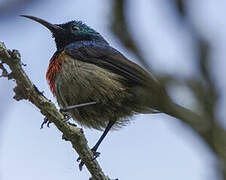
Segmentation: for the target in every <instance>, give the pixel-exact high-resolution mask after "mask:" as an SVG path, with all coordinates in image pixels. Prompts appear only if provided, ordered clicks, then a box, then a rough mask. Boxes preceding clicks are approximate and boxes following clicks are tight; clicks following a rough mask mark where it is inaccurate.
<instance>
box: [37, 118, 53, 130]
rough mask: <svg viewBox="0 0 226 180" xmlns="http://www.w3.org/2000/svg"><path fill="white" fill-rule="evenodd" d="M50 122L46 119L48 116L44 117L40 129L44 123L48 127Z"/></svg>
mask: <svg viewBox="0 0 226 180" xmlns="http://www.w3.org/2000/svg"><path fill="white" fill-rule="evenodd" d="M50 123H51V122H50V121H49V120H48V118H47V117H45V118H44V121H43V122H42V124H41V127H40V129H42V128H43V127H44V125H45V124H46V126H47V127H48V128H49V125H50Z"/></svg>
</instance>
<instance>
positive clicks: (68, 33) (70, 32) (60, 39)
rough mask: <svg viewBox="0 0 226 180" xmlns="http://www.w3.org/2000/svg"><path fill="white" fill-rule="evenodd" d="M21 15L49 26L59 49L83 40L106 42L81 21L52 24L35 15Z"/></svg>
mask: <svg viewBox="0 0 226 180" xmlns="http://www.w3.org/2000/svg"><path fill="white" fill-rule="evenodd" d="M21 16H23V17H26V18H29V19H32V20H34V21H36V22H39V23H40V24H42V25H44V26H45V27H47V28H48V29H49V30H50V31H51V32H52V34H53V37H54V38H55V42H56V47H57V50H61V49H63V48H64V47H65V46H67V45H68V44H70V43H73V42H76V41H82V40H87V41H95V40H96V41H104V42H106V41H105V40H104V39H103V37H102V36H101V35H100V34H99V33H98V32H96V31H95V30H94V29H92V28H90V27H89V26H87V25H86V24H84V23H82V22H81V21H70V22H67V23H64V24H51V23H49V22H47V21H45V20H43V19H40V18H37V17H34V16H27V15H21Z"/></svg>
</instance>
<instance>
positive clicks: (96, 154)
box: [76, 148, 100, 171]
mask: <svg viewBox="0 0 226 180" xmlns="http://www.w3.org/2000/svg"><path fill="white" fill-rule="evenodd" d="M91 151H92V152H93V158H92V161H94V160H95V159H96V158H98V157H99V156H100V152H97V151H96V148H92V149H91ZM76 161H77V162H80V163H79V170H80V171H81V170H82V167H83V166H84V162H83V161H81V158H80V157H78V159H77V160H76Z"/></svg>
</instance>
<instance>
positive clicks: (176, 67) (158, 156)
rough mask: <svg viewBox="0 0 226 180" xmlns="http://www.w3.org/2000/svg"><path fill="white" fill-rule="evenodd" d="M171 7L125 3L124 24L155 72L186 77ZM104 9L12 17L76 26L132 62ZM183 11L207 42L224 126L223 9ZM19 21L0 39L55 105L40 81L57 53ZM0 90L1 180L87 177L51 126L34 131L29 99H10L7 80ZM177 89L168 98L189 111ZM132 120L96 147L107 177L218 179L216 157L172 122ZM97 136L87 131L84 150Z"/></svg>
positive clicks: (186, 50) (83, 7) (47, 4)
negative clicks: (74, 21) (0, 111)
mask: <svg viewBox="0 0 226 180" xmlns="http://www.w3.org/2000/svg"><path fill="white" fill-rule="evenodd" d="M169 2H170V0H139V1H133V3H131V4H129V9H128V10H129V11H128V23H129V25H130V27H131V29H132V32H133V34H134V35H136V36H135V38H136V40H137V42H138V43H139V45H140V47H141V48H142V51H143V52H144V54H145V56H146V57H148V58H147V59H149V60H150V64H151V67H152V68H153V70H155V71H160V72H167V73H175V74H176V75H177V76H178V77H180V76H184V77H191V76H192V74H193V73H195V72H197V69H196V68H195V65H194V63H195V58H194V57H195V54H193V53H192V51H193V48H194V46H193V43H192V38H191V37H190V35H189V32H187V31H185V27H183V26H181V24H179V20H178V19H176V18H175V16H174V11H173V10H171V9H170V7H171V6H170V3H169ZM110 6H111V3H109V2H108V1H105V0H84V1H74V0H68V1H54V0H49V1H43V2H42V3H40V4H36V5H35V6H33V7H32V6H30V8H28V9H26V10H23V11H21V12H19V13H18V15H19V14H27V15H34V16H37V17H41V18H43V19H46V20H48V21H49V22H52V23H63V22H66V21H69V20H72V19H78V20H82V21H84V22H85V23H87V24H88V25H89V26H91V27H93V28H94V29H96V30H97V31H98V32H100V33H101V34H102V35H103V36H104V37H105V38H106V39H107V40H108V41H109V43H110V44H112V46H114V47H116V48H117V49H118V50H120V51H121V52H122V53H123V54H125V55H126V56H127V57H129V58H130V59H131V60H134V61H136V59H135V58H134V56H133V55H132V54H131V53H130V52H129V51H127V50H126V49H124V48H123V46H122V45H120V44H119V41H118V40H117V39H116V38H115V37H114V36H113V35H112V34H111V33H110V31H109V23H108V18H109V15H110V13H109V10H110V9H111V7H110ZM189 7H191V9H190V10H189V14H190V15H191V16H190V18H192V19H194V23H195V26H196V28H198V29H199V30H200V32H202V33H204V36H205V37H206V38H208V40H209V41H211V42H212V43H213V50H214V51H213V53H212V54H211V58H212V62H213V63H212V67H213V73H214V75H215V79H216V80H217V82H218V87H219V88H220V90H221V91H220V92H221V95H222V96H221V98H220V102H219V107H218V108H219V109H218V112H219V117H221V118H222V120H223V118H224V113H225V111H224V110H225V106H226V96H225V89H226V81H225V80H224V76H225V70H226V64H225V59H224V58H225V46H226V44H225V42H226V33H225V32H226V23H225V18H224V17H225V15H226V11H225V7H226V3H225V2H223V1H213V0H205V1H204V0H199V3H197V0H190V4H189ZM18 15H17V16H15V17H11V19H5V20H4V21H1V22H0V41H4V42H5V44H6V45H7V47H8V48H10V49H12V48H14V49H18V50H20V52H21V55H22V61H23V62H24V63H26V64H27V66H26V67H24V69H25V71H26V72H27V74H28V75H29V76H30V78H31V79H32V81H33V82H34V83H35V84H36V85H37V86H38V88H39V89H40V90H43V91H44V92H45V95H46V96H47V97H48V98H50V99H52V100H53V101H54V102H56V101H55V100H54V98H53V97H52V95H51V93H50V90H49V87H48V85H47V83H46V80H45V72H46V69H47V66H48V62H49V59H50V58H51V56H52V54H53V53H54V51H55V44H54V41H53V39H52V38H51V34H50V33H49V31H48V30H47V29H45V28H44V27H42V26H40V25H39V24H37V23H35V22H32V21H31V20H28V19H25V18H22V17H19V16H18ZM222 77H223V78H222ZM0 86H1V87H3V88H0V93H1V94H4V96H2V97H0V98H1V99H0V103H1V106H4V107H5V108H7V109H5V112H6V113H5V116H4V124H3V125H4V126H3V128H1V130H3V132H1V135H3V137H1V139H0V140H1V141H2V142H1V144H0V146H1V147H0V180H14V179H17V180H30V179H33V180H40V179H42V180H49V179H54V180H62V179H68V180H69V179H80V180H87V179H88V177H90V175H89V173H88V171H87V169H86V168H84V169H83V171H82V172H80V171H79V169H78V164H77V162H76V158H77V157H78V155H77V154H76V153H75V152H74V151H73V149H72V148H71V145H70V144H69V143H68V142H65V141H62V140H61V133H60V132H59V131H58V130H57V129H56V128H55V127H54V125H51V128H44V129H42V130H40V129H39V127H40V124H41V122H42V121H43V118H44V117H43V116H42V115H41V114H40V112H39V110H38V109H37V108H36V107H34V106H33V105H31V104H30V103H28V102H27V101H20V102H16V101H14V100H13V99H12V96H13V92H12V87H13V82H8V81H7V80H5V79H0ZM182 90H183V89H177V90H176V91H175V92H176V93H175V94H174V96H175V97H176V100H177V102H178V103H180V104H183V105H188V106H189V105H190V103H192V100H190V94H189V93H188V92H187V91H185V92H184V91H182ZM8 103H9V105H8ZM6 105H8V106H6ZM133 119H134V120H133V121H132V122H131V124H130V125H129V126H127V127H125V128H123V129H121V130H120V131H116V132H111V133H109V134H108V136H107V138H106V139H105V141H104V142H103V144H102V145H101V147H100V149H99V151H100V152H101V156H100V158H98V161H99V162H100V165H101V167H103V170H104V172H105V173H106V174H107V175H108V176H109V177H111V178H119V179H120V180H122V179H130V180H137V179H142V180H143V179H145V180H146V179H158V180H165V179H167V180H171V179H172V180H181V179H183V180H191V179H192V180H207V179H210V180H212V179H215V178H216V172H215V170H214V167H215V165H216V161H215V158H214V157H213V156H212V155H211V153H210V152H208V151H207V149H206V147H205V145H204V144H202V143H201V142H200V141H199V138H198V137H197V136H196V135H194V134H193V132H191V131H190V130H189V129H188V128H187V127H184V126H183V125H182V124H181V123H180V122H179V121H178V120H175V119H173V118H171V117H169V116H167V115H164V114H159V115H137V116H136V117H134V118H133ZM100 134H101V132H98V131H96V130H89V129H85V135H86V137H87V139H88V141H89V145H90V146H93V145H94V143H95V142H96V140H97V139H98V138H99V136H100Z"/></svg>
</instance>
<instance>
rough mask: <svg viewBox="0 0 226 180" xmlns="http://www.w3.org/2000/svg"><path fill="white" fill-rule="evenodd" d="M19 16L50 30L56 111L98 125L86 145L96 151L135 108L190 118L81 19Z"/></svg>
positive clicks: (146, 74) (152, 79)
mask: <svg viewBox="0 0 226 180" xmlns="http://www.w3.org/2000/svg"><path fill="white" fill-rule="evenodd" d="M21 16H23V17H26V18H29V19H31V20H34V21H36V22H38V23H40V24H42V25H43V26H45V27H46V28H48V29H49V30H50V32H51V33H52V37H53V38H54V40H55V44H56V52H55V53H54V54H53V56H52V58H51V59H50V62H49V66H48V69H47V72H46V79H47V81H48V84H49V86H50V90H51V92H52V93H53V95H54V96H55V97H56V100H57V103H58V104H59V107H60V108H61V110H62V111H64V112H67V113H68V114H69V115H70V116H71V117H72V118H73V119H74V120H75V121H76V122H77V123H78V124H80V125H82V126H84V127H88V128H93V129H97V130H101V131H103V133H102V135H101V137H100V138H99V140H98V141H97V143H96V144H95V146H94V147H93V148H92V151H93V152H94V154H95V153H96V156H98V155H97V154H98V152H97V149H98V147H99V145H100V144H101V142H102V141H103V139H104V138H105V136H106V135H107V133H108V132H109V131H110V130H117V129H120V128H121V127H123V126H125V125H127V124H128V123H129V122H130V119H131V116H133V115H135V114H142V113H143V114H149V113H150V114H152V113H156V112H161V113H166V114H168V115H170V116H173V117H175V118H179V119H184V118H186V121H188V119H189V118H193V117H192V116H191V113H190V110H188V109H186V108H184V107H182V106H180V105H178V104H176V103H174V102H173V100H172V99H171V98H170V96H169V95H168V93H167V91H166V89H165V88H164V86H163V85H162V84H161V83H160V82H159V80H158V79H157V78H155V76H154V75H153V74H151V72H149V71H147V70H145V69H144V68H142V67H141V66H139V65H137V64H136V63H134V62H132V61H131V60H129V59H128V58H127V57H125V56H124V55H123V54H122V53H121V52H119V51H118V50H116V49H115V48H113V47H112V46H111V45H110V44H109V43H108V42H107V41H106V40H105V39H104V37H103V36H102V35H101V34H100V33H98V32H97V31H96V30H94V29H93V28H91V27H89V26H88V25H86V24H85V23H83V22H82V21H77V20H73V21H69V22H66V23H63V24H52V23H49V22H47V21H46V20H43V19H41V18H38V17H35V16H29V15H21ZM122 31H123V29H122ZM182 114H183V115H182ZM186 115H187V116H186Z"/></svg>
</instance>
